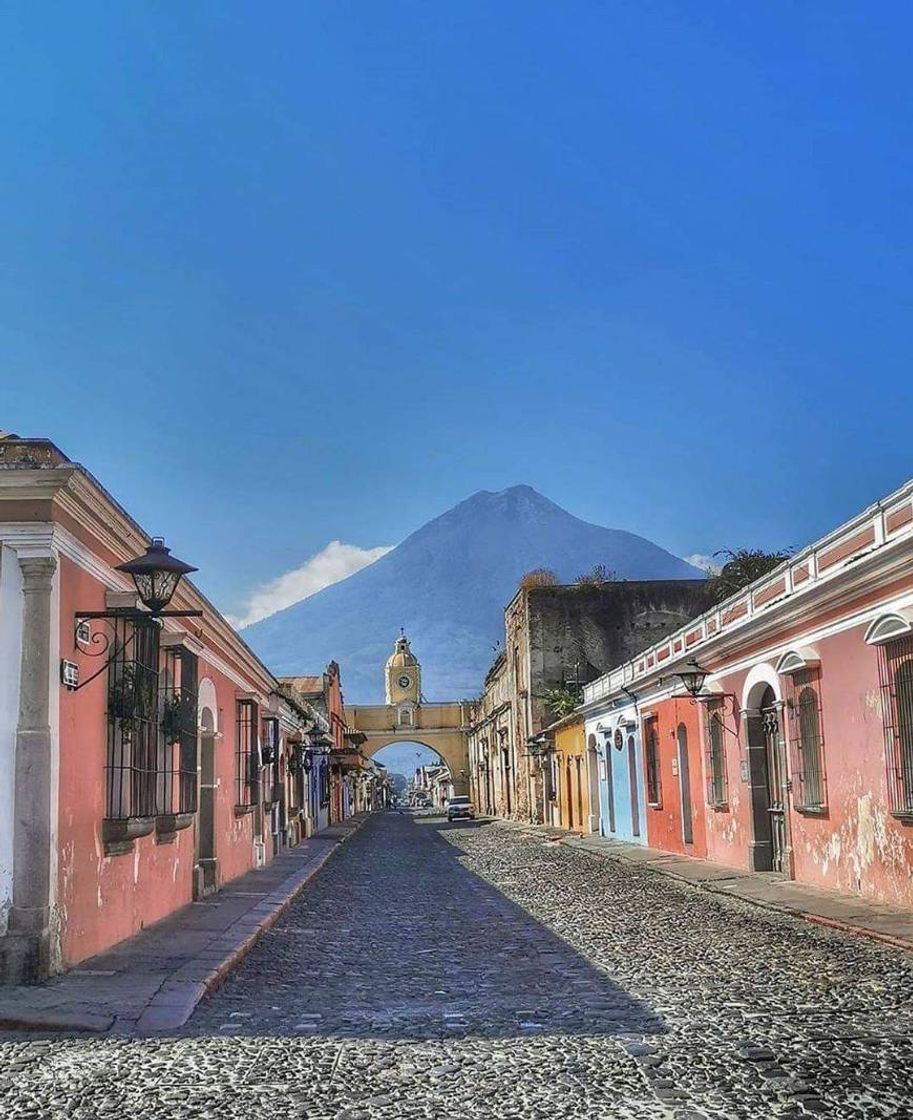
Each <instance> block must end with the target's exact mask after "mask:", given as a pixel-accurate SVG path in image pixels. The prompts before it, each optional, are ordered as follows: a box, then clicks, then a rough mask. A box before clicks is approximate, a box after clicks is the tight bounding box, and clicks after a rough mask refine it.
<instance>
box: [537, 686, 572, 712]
mask: <svg viewBox="0 0 913 1120" xmlns="http://www.w3.org/2000/svg"><path fill="white" fill-rule="evenodd" d="M542 698H543V699H544V700H545V703H546V704H547V705H548V707H549V708H550V709H551V711H552V713H553V714H554V715H555V716H557V718H558V719H564V717H565V716H569V715H570V714H571V712H572V711H573V710H574V709H575V708H576V707H577V705H578V704H579V703H580V693H579V691H578V690H577V689H576V688H575V687H574V686H573V685H571V684H564V685H562V686H561V687H560V688H549V689H546V691H545V692H544V693H543V694H542Z"/></svg>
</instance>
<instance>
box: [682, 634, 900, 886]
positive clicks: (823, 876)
mask: <svg viewBox="0 0 913 1120" xmlns="http://www.w3.org/2000/svg"><path fill="white" fill-rule="evenodd" d="M865 629H866V627H865V625H859V626H857V627H854V628H852V629H849V630H846V631H843V632H842V633H839V634H835V635H833V636H830V637H827V638H824V639H822V640H820V641H816V642H815V648H816V650H817V652H818V654H819V656H820V658H821V665H820V695H821V720H822V734H823V741H824V763H825V771H826V776H827V809H826V811H825V812H823V813H814V814H812V813H803V812H800V811H798V810H797V809H795V807H794V806H793V805H792V804H790V809H789V825H790V830H791V846H792V853H793V872H794V877H795V879H796V880H797V881H799V882H803V883H809V884H812V885H815V886H821V887H827V888H832V889H836V890H842V891H850V892H858V893H860V894H863V895H867V896H869V897H871V898H875V899H880V900H882V901H885V902H891V903H897V904H901V905H905V906H913V826H911V825H910V824H909V823H904V822H902V821H900V820H898V819H896V818H895V817H893V816H892V815H891V813H890V812H889V808H888V791H887V778H886V772H887V771H886V760H885V745H884V730H883V726H884V725H883V719H882V709H881V695H880V689H879V682H878V663H877V654H876V650H875V649H873V648H872V647H871V646H868V645H866V644H865V642H864V640H863V636H864V634H865ZM797 644H799V643H797ZM768 664H769V665H770V667H771V669H772V668H773V665H774V662H773V660H771V661H770V662H768ZM747 675H748V670H742V671H740V672H735V673H729V674H724V675H723V676H721V677H720V678H719V683H720V684H721V685H722V687H723V689H724V690H725V691H726V692H732V693H735V696H736V700H735V703H734V704H733V702H732V701H727V702H726V707H725V724H726V727H727V729H732V730H733V731H737V732H738V739H736V737H735V736H734V735H732V734H729V732H728V731H727V733H726V736H725V741H726V756H727V776H728V786H729V803H728V806H727V807H726V808H725V809H723V810H714V809H711V808H709V807H706V806H705V809H704V814H705V819H706V833H707V855H708V857H709V858H711V859H714V860H718V861H719V862H721V863H728V864H732V865H735V866H739V867H747V866H748V862H749V845H750V843H751V840H752V823H751V798H750V789H749V786H748V785H747V784H746V783H745V782H744V781H743V780H742V776H741V774H740V763H741V762H742V760H744V759H745V758H746V754H745V748H746V732H747V729H746V726H745V721H744V720H743V719H742V718H741V716H740V714H739V709H740V708H741V706H742V703H743V699H744V686H745V681H746V677H747ZM787 685H788V682H787V680H786V679H785V678H783V679H782V680H781V695H782V696H783V697H784V698H785V697H786V696H787V695H788V687H787ZM785 718H786V720H787V734H788V733H789V731H788V720H789V716H788V713H786V714H785ZM789 756H790V752H789V751H788V750H787V758H788V759H789ZM702 757H703V760H704V764H705V782H706V751H703V752H702ZM790 761H791V759H790Z"/></svg>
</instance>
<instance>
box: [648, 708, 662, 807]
mask: <svg viewBox="0 0 913 1120" xmlns="http://www.w3.org/2000/svg"><path fill="white" fill-rule="evenodd" d="M645 731H646V735H645V746H646V750H645V755H646V764H647V802H648V804H650V805H653V806H655V807H656V808H659V806H661V805H662V803H663V791H662V778H661V776H660V765H659V730H658V726H657V721H656V720H655V719H651V720H648V721H647V725H646V728H645Z"/></svg>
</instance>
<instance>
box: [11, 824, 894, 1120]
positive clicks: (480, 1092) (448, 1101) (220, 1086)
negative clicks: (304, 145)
mask: <svg viewBox="0 0 913 1120" xmlns="http://www.w3.org/2000/svg"><path fill="white" fill-rule="evenodd" d="M0 1054H2V1063H0V1114H2V1115H4V1116H9V1117H11V1118H13V1117H42V1118H43V1117H55V1118H56V1117H60V1118H63V1117H68V1118H69V1117H74V1118H89V1117H93V1118H95V1117H112V1118H113V1117H124V1116H127V1117H131V1118H132V1120H146V1118H147V1117H148V1118H152V1117H156V1118H159V1117H162V1116H167V1117H169V1118H170V1120H181V1118H185V1117H186V1118H190V1117H213V1118H215V1117H245V1118H249V1117H250V1116H251V1115H254V1114H256V1115H258V1116H260V1117H264V1118H269V1117H274V1116H275V1117H279V1116H282V1117H288V1116H302V1117H307V1118H313V1120H324V1118H325V1120H374V1118H378V1120H379V1118H381V1117H385V1118H386V1117H415V1118H428V1120H431V1118H435V1120H456V1118H458V1117H466V1116H468V1115H475V1116H478V1117H480V1118H490V1117H491V1118H499V1120H500V1118H505V1120H506V1118H518V1120H519V1118H521V1117H523V1118H530V1120H534V1118H542V1120H546V1118H552V1117H555V1118H568V1120H571V1118H583V1117H599V1118H602V1117H606V1118H608V1117H619V1118H624V1117H668V1118H671V1120H693V1118H695V1117H718V1118H736V1117H744V1118H749V1117H754V1118H756V1117H767V1116H772V1117H773V1116H784V1117H785V1116H804V1115H815V1116H824V1117H835V1118H837V1117H860V1118H861V1117H866V1118H873V1117H874V1118H878V1117H908V1116H913V1105H911V1103H910V1094H911V1085H913V959H911V958H910V957H909V956H908V955H905V954H903V953H901V952H899V951H896V950H893V949H889V948H884V947H881V946H878V945H876V944H873V943H868V942H864V941H860V940H857V939H853V938H850V937H847V936H845V935H843V934H840V933H836V932H832V931H828V930H825V929H821V928H817V927H813V926H810V925H807V924H804V923H802V922H800V921H798V920H796V919H793V918H788V917H779V916H776V915H773V914H771V913H769V912H766V911H762V910H757V909H754V908H752V907H750V906H749V905H747V904H745V903H742V902H739V901H736V900H730V899H722V898H719V897H717V896H710V895H707V894H705V893H702V892H700V891H697V890H695V889H693V888H690V887H688V886H686V885H684V884H681V883H677V882H673V881H671V880H669V879H667V878H664V877H662V876H660V875H656V874H654V873H652V872H649V871H645V870H642V869H640V868H637V867H632V866H629V865H623V864H619V863H615V862H612V861H610V860H607V859H604V858H600V857H598V856H593V855H589V854H587V853H584V852H581V851H577V850H573V849H571V848H569V847H567V846H565V845H562V844H548V843H547V842H545V841H544V840H543V839H542V838H541V837H540V836H538V835H532V834H529V833H527V832H523V831H520V830H518V829H514V828H511V827H509V826H504V825H499V824H490V823H480V822H466V823H464V824H454V825H447V824H445V823H443V822H442V821H441V820H440V819H435V818H413V817H411V816H408V815H404V816H400V815H398V814H387V815H385V816H376V817H375V818H373V819H372V820H370V821H369V822H368V824H367V825H366V826H365V827H364V828H363V829H362V830H361V832H360V833H358V834H357V835H356V836H355V837H354V838H353V839H352V840H351V842H349V843H348V844H346V845H345V846H344V847H343V848H342V849H341V850H340V851H339V852H338V853H337V855H336V856H334V858H333V859H332V860H331V862H330V863H329V864H328V865H327V867H326V868H325V870H324V871H323V872H322V873H321V875H320V876H319V877H318V878H317V879H316V881H315V882H314V883H313V885H311V886H310V887H309V888H307V889H306V890H305V892H304V893H303V894H302V895H301V896H300V897H299V899H298V901H297V902H296V903H295V904H294V905H293V906H292V907H291V908H290V909H289V910H288V911H287V912H286V914H285V915H284V917H283V919H282V920H281V921H280V922H279V923H278V924H277V925H276V926H275V927H274V928H273V930H271V931H270V932H269V933H268V934H267V935H266V936H265V938H264V939H263V941H262V942H261V943H260V944H259V946H258V947H257V948H256V949H255V950H254V951H253V952H252V953H251V955H250V956H249V957H248V958H247V960H246V961H245V962H244V963H243V964H242V965H241V966H240V968H239V969H238V970H237V971H236V972H235V973H234V974H232V975H231V976H230V977H229V978H228V979H227V980H226V982H225V983H224V984H223V985H222V986H221V987H220V988H219V989H217V990H216V991H215V992H214V993H213V994H212V995H211V996H210V997H209V998H208V999H206V1000H204V1002H203V1003H202V1004H201V1005H200V1006H199V1008H198V1009H197V1012H196V1014H195V1015H194V1016H193V1018H192V1019H191V1020H190V1022H189V1023H188V1024H187V1026H186V1028H185V1029H184V1030H183V1031H182V1032H181V1034H180V1036H179V1037H173V1036H172V1037H155V1038H100V1039H87V1038H85V1037H79V1038H77V1037H69V1038H65V1039H60V1038H56V1039H48V1038H41V1039H36V1038H27V1037H24V1036H19V1037H14V1036H7V1037H5V1038H3V1039H0Z"/></svg>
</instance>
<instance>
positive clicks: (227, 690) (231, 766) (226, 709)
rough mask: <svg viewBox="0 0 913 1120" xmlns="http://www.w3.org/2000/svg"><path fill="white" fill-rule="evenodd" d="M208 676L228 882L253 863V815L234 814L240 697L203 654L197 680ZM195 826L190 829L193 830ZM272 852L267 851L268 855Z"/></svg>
mask: <svg viewBox="0 0 913 1120" xmlns="http://www.w3.org/2000/svg"><path fill="white" fill-rule="evenodd" d="M206 677H208V678H209V679H210V680H211V681H212V683H213V684H214V685H215V689H216V705H217V707H218V709H219V710H218V729H219V736H218V737H217V738H216V741H215V772H216V777H217V779H218V790H217V791H216V811H215V825H214V828H215V835H216V841H215V844H216V851H215V854H216V859H218V861H219V883H220V884H221V883H227V882H228V881H229V880H230V879H235V878H237V877H238V876H239V875H243V874H244V872H245V871H249V870H250V869H251V868H252V867H253V866H254V814H253V813H245V814H243V815H242V816H240V817H239V816H235V803H236V801H237V774H236V766H237V759H236V757H235V752H236V750H237V697H238V690H237V688H236V687H235V684H234V682H233V681H231V680H229V678H228V677H226V676H224V675H223V674H222V673H221V672H219V670H218V669H216V668H215V667H214V666H212V665H211V664H210V663H209V662H208V661H207V660H206V656H205V654H203V655H201V656H200V661H199V666H198V679H199V680H201V681H202V680H204V679H205V678H206ZM195 828H196V824H194V827H193V828H189V829H187V831H188V833H193V832H194V829H195ZM268 856H269V851H267V857H268Z"/></svg>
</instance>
